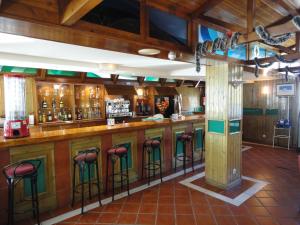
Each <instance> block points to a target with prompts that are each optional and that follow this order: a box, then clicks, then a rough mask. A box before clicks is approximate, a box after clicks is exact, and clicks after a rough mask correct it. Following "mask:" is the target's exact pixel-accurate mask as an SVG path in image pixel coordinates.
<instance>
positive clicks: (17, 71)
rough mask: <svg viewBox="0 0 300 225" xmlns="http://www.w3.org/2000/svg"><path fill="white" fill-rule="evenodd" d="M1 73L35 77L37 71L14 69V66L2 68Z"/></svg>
mask: <svg viewBox="0 0 300 225" xmlns="http://www.w3.org/2000/svg"><path fill="white" fill-rule="evenodd" d="M1 72H3V73H26V74H30V75H36V74H37V72H38V69H36V68H26V67H16V66H2V67H1Z"/></svg>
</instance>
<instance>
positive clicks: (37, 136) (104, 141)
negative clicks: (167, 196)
mask: <svg viewBox="0 0 300 225" xmlns="http://www.w3.org/2000/svg"><path fill="white" fill-rule="evenodd" d="M185 131H186V132H190V131H194V132H195V144H194V152H195V153H194V156H195V160H196V161H197V160H199V159H200V155H201V150H202V141H203V140H202V134H203V132H204V116H203V115H193V116H186V117H185V118H184V119H180V120H177V121H172V120H170V119H164V120H161V121H145V122H143V121H141V122H129V123H122V124H116V125H114V126H107V125H99V126H91V127H81V128H70V129H62V130H53V131H43V132H39V131H32V132H31V134H30V136H29V137H26V138H19V139H4V138H3V137H1V138H0V168H3V167H4V166H6V165H8V164H10V163H13V162H17V161H20V160H34V159H37V158H38V159H40V160H41V161H42V164H41V166H40V168H39V172H38V185H39V187H38V192H39V199H40V211H41V212H49V211H52V210H58V209H62V208H65V207H69V205H70V202H71V193H72V188H73V187H72V182H71V181H72V177H73V157H74V156H75V155H76V154H78V151H80V150H84V149H87V148H90V147H98V148H99V149H100V151H101V152H100V154H99V159H98V160H99V165H100V169H99V170H100V171H99V172H100V178H101V180H102V182H101V190H103V187H105V182H104V181H105V171H106V165H107V162H106V156H107V153H106V151H107V150H108V149H109V148H111V147H112V146H114V145H119V144H122V145H126V146H127V148H128V154H129V160H128V161H129V177H130V183H131V184H132V183H135V182H137V181H140V180H141V179H142V178H141V171H142V163H141V161H142V160H141V158H142V148H143V143H144V141H145V140H146V139H147V138H154V139H155V138H159V139H161V150H162V168H163V173H168V172H170V171H173V170H172V169H173V167H174V155H175V150H174V149H175V146H176V143H175V140H176V137H177V135H180V134H181V133H183V132H185ZM188 151H189V150H188ZM177 152H178V154H180V152H182V145H178V146H177ZM177 166H178V167H179V168H181V164H180V163H178V164H177ZM179 168H178V169H179ZM94 169H95V168H94ZM76 176H77V175H76ZM93 176H95V173H92V177H93ZM93 178H94V177H93ZM78 180H79V179H77V181H78ZM16 193H18V195H17V196H16V208H17V209H18V210H22V211H23V210H28V209H30V208H31V203H30V202H28V201H26V199H27V197H28V194H29V193H30V185H28V182H20V184H18V185H17V188H16ZM94 193H96V192H94ZM0 197H1V199H3V203H4V204H1V206H0V216H1V218H6V208H7V204H6V201H7V184H6V181H5V179H4V176H0ZM27 217H28V218H30V217H31V215H30V213H28V214H20V215H19V216H18V218H19V219H22V218H27ZM50 217H51V216H50ZM4 223H5V221H3V223H2V221H1V222H0V224H1V225H2V224H4Z"/></svg>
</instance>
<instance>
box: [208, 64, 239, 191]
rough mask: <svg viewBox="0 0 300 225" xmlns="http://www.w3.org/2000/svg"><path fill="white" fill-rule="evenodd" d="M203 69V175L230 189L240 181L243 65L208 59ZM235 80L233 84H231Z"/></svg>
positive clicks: (212, 182) (210, 181) (214, 182)
mask: <svg viewBox="0 0 300 225" xmlns="http://www.w3.org/2000/svg"><path fill="white" fill-rule="evenodd" d="M208 64H209V65H211V66H208V67H207V71H206V100H207V101H206V112H205V114H206V119H205V120H206V121H205V123H206V126H205V129H206V136H205V179H206V181H207V182H208V183H209V184H212V185H214V186H217V187H220V188H224V189H229V188H231V187H234V186H235V185H238V184H239V183H240V182H241V144H242V134H241V129H240V127H241V120H242V93H243V87H242V84H237V83H238V82H232V81H241V79H242V73H243V69H242V66H238V65H233V64H228V63H226V62H221V61H209V62H208ZM233 83H235V84H236V85H233Z"/></svg>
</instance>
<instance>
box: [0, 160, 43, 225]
mask: <svg viewBox="0 0 300 225" xmlns="http://www.w3.org/2000/svg"><path fill="white" fill-rule="evenodd" d="M33 162H36V165H35V164H34V163H33ZM40 165H41V161H40V160H30V161H28V160H24V161H20V162H16V163H13V164H10V165H8V166H6V167H4V168H3V174H4V176H5V178H6V181H7V184H8V224H9V225H12V224H14V215H15V208H14V205H15V204H14V201H15V200H14V194H15V186H16V184H17V183H19V182H20V181H21V180H24V179H29V180H30V185H31V202H32V214H33V217H34V218H36V221H37V224H40V217H39V198H38V186H37V176H38V168H39V167H40Z"/></svg>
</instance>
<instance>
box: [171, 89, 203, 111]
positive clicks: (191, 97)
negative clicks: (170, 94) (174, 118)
mask: <svg viewBox="0 0 300 225" xmlns="http://www.w3.org/2000/svg"><path fill="white" fill-rule="evenodd" d="M176 90H177V92H178V93H179V94H181V95H182V110H183V111H188V112H193V111H194V110H195V108H197V107H200V89H199V88H194V87H184V86H182V87H176Z"/></svg>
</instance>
